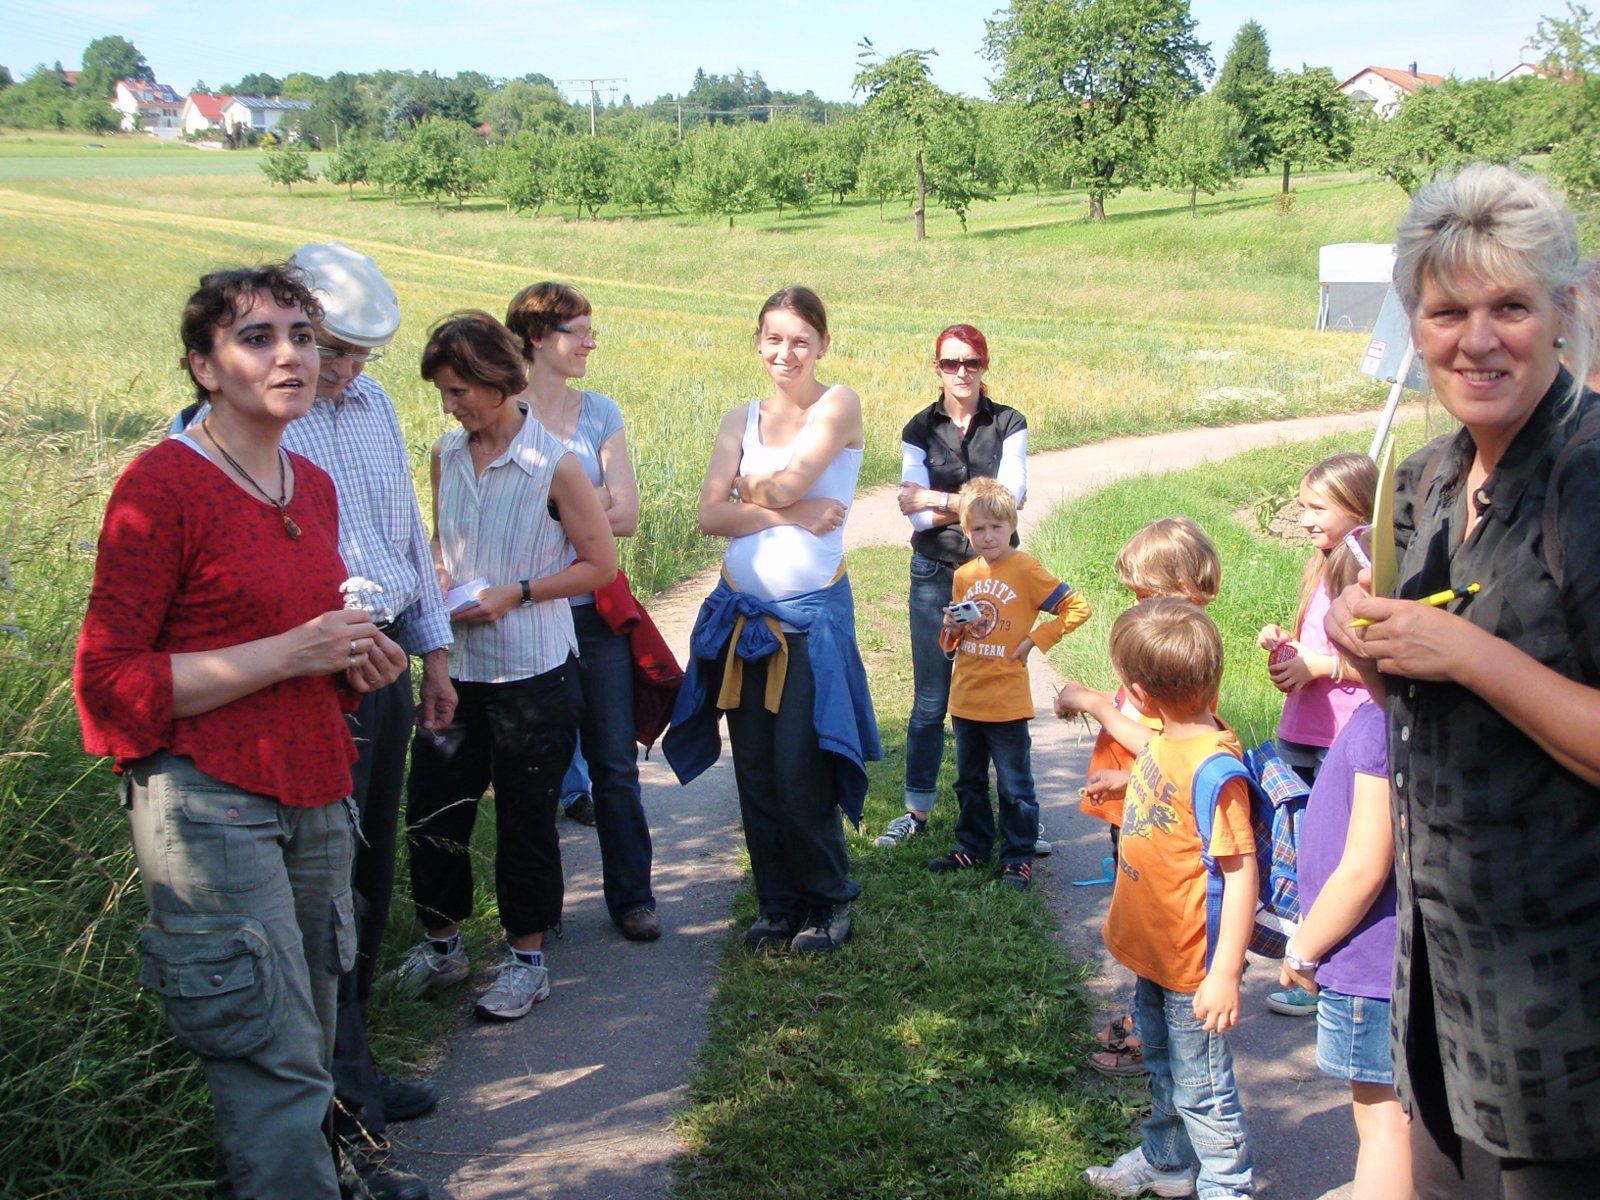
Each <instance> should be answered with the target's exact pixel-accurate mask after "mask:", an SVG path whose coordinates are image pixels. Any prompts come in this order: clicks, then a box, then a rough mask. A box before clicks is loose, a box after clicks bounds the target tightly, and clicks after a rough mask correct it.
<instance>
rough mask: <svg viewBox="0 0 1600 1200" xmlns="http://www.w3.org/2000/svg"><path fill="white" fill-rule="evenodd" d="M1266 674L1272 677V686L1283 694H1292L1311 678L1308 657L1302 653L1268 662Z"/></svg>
mask: <svg viewBox="0 0 1600 1200" xmlns="http://www.w3.org/2000/svg"><path fill="white" fill-rule="evenodd" d="M1291 644H1292V643H1291ZM1267 674H1268V675H1270V676H1271V677H1272V686H1273V687H1275V688H1277V689H1278V690H1279V691H1280V692H1282V693H1283V694H1284V695H1285V696H1292V695H1294V694H1295V693H1296V692H1298V691H1299V690H1300V689H1301V688H1303V687H1305V686H1306V684H1308V683H1310V682H1311V680H1312V678H1313V675H1312V671H1311V662H1310V659H1309V657H1308V656H1307V655H1304V654H1296V655H1294V656H1293V657H1290V658H1284V659H1280V660H1279V661H1277V662H1275V663H1271V664H1269V665H1268V667H1267Z"/></svg>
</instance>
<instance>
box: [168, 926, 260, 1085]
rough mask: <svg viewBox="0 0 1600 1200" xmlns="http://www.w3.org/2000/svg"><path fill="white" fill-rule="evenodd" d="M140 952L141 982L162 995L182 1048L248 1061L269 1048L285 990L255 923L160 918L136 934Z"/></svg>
mask: <svg viewBox="0 0 1600 1200" xmlns="http://www.w3.org/2000/svg"><path fill="white" fill-rule="evenodd" d="M139 951H140V954H141V955H142V956H143V959H144V965H143V967H142V968H141V969H140V971H139V982H140V983H141V984H143V985H144V986H145V987H147V988H149V989H150V990H151V991H153V992H156V993H157V994H158V995H160V997H161V1005H162V1007H163V1008H164V1009H165V1010H166V1014H167V1025H168V1026H169V1027H170V1028H171V1030H172V1033H173V1036H174V1037H176V1038H177V1039H178V1044H179V1045H181V1046H183V1047H185V1048H186V1049H188V1050H192V1051H194V1052H195V1053H196V1054H198V1055H200V1056H201V1057H202V1058H245V1057H247V1056H249V1055H251V1054H254V1053H255V1052H256V1051H258V1050H260V1049H261V1048H262V1047H263V1046H265V1045H267V1043H269V1042H271V1041H272V1039H273V1036H274V1034H276V1032H277V1028H278V1025H279V1022H280V1021H281V1020H282V1016H283V1011H282V1010H283V999H282V984H281V982H280V980H279V978H278V973H277V964H276V963H275V962H274V960H273V956H272V946H271V944H270V943H269V942H268V940H267V932H266V930H265V928H263V927H262V925H261V923H260V922H259V921H257V920H255V918H253V917H246V916H242V915H240V914H237V913H182V914H179V913H171V914H165V915H163V916H161V917H160V918H159V923H157V921H154V920H153V921H152V922H151V923H149V924H147V925H145V927H144V928H143V929H142V930H140V932H139Z"/></svg>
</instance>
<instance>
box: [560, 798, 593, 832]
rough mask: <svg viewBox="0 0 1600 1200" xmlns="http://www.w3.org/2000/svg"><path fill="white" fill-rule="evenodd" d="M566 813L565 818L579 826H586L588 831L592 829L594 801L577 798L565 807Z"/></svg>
mask: <svg viewBox="0 0 1600 1200" xmlns="http://www.w3.org/2000/svg"><path fill="white" fill-rule="evenodd" d="M566 812H567V816H568V817H570V818H571V819H572V820H574V821H576V822H577V823H578V824H579V825H587V826H588V827H589V828H590V829H593V828H594V801H593V800H592V799H590V798H589V797H588V796H579V797H578V798H577V799H576V800H574V801H573V802H572V803H571V804H569V805H567V809H566Z"/></svg>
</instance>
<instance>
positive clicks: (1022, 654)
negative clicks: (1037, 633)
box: [1006, 637, 1033, 663]
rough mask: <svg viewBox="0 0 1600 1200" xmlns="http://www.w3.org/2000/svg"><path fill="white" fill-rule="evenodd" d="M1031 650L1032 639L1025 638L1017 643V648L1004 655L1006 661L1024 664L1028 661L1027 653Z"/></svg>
mask: <svg viewBox="0 0 1600 1200" xmlns="http://www.w3.org/2000/svg"><path fill="white" fill-rule="evenodd" d="M1032 649H1033V639H1032V638H1031V637H1025V638H1023V639H1022V640H1021V641H1020V642H1018V643H1017V648H1016V649H1015V650H1013V651H1012V652H1011V653H1010V654H1008V655H1006V661H1007V662H1020V663H1026V662H1027V661H1028V652H1029V651H1031V650H1032Z"/></svg>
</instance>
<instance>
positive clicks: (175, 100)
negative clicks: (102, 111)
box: [111, 79, 183, 137]
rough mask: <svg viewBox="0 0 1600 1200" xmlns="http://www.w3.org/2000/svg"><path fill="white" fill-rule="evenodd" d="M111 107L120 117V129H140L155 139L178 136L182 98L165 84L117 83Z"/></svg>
mask: <svg viewBox="0 0 1600 1200" xmlns="http://www.w3.org/2000/svg"><path fill="white" fill-rule="evenodd" d="M111 107H112V108H114V109H116V110H117V111H118V112H119V113H121V114H122V127H123V129H126V130H128V131H130V132H131V131H133V130H135V129H142V130H144V131H146V132H147V133H153V134H155V135H156V136H157V137H177V136H178V130H179V129H180V128H182V121H183V97H181V96H179V95H178V93H177V92H175V91H173V90H172V89H171V88H169V87H168V86H167V85H166V84H164V83H145V82H143V81H142V80H137V79H119V80H117V92H116V95H115V97H114V98H113V99H112V101H111Z"/></svg>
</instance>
